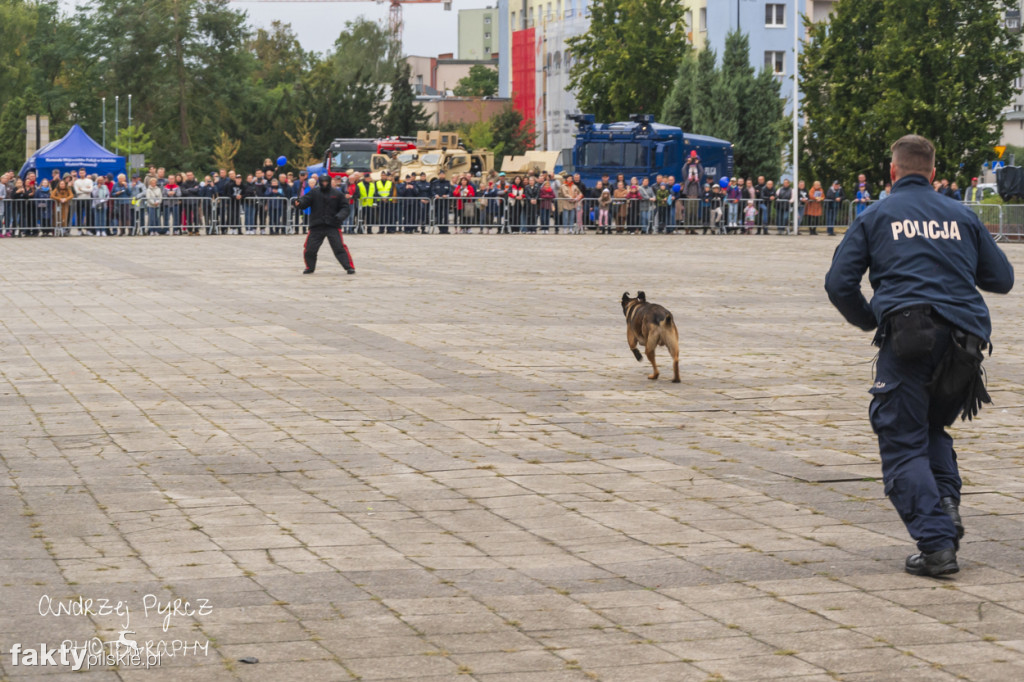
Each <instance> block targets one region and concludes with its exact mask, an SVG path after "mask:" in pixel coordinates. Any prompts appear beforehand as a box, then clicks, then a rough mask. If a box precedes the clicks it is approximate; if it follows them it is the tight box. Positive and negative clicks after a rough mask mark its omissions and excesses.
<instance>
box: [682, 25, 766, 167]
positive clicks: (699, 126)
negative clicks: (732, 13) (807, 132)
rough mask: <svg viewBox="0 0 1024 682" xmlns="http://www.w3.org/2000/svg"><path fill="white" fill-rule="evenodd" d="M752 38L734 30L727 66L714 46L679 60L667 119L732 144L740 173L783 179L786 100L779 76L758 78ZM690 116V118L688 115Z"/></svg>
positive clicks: (763, 73)
mask: <svg viewBox="0 0 1024 682" xmlns="http://www.w3.org/2000/svg"><path fill="white" fill-rule="evenodd" d="M749 53H750V46H749V41H748V39H747V37H746V36H745V35H743V34H740V33H737V32H735V31H734V32H732V33H730V34H729V35H728V36H727V37H726V40H725V54H724V55H723V57H722V66H721V68H717V67H716V65H715V62H716V55H715V52H714V51H713V50H711V49H710V48H708V49H705V50H703V51H702V52H701V53H700V54H699V55H698V56H697V59H696V60H694V59H692V58H690V57H689V56H688V55H687V56H684V57H683V60H682V61H681V62H680V65H679V71H678V73H677V75H676V81H675V85H674V86H673V89H672V94H671V95H670V97H669V99H668V100H667V101H666V104H665V108H664V109H663V110H662V121H664V122H665V123H669V124H670V125H677V126H680V127H681V128H683V130H686V131H689V132H693V133H697V134H699V135H710V136H712V137H718V138H721V139H723V140H728V141H730V142H732V143H733V156H734V161H735V165H736V173H737V175H739V176H743V177H747V176H755V177H756V176H758V175H763V176H765V177H766V178H778V177H779V176H780V175H781V174H782V148H783V145H784V142H785V137H784V134H785V131H786V121H785V119H784V118H783V117H784V115H785V101H784V100H783V99H782V98H781V97H780V96H779V90H780V84H779V81H778V79H776V77H775V76H774V75H773V74H772V73H771V72H770V71H768V70H767V69H763V70H762V71H761V73H760V74H759V75H757V76H756V77H755V76H754V69H753V68H751V66H750V54H749ZM687 117H689V118H687Z"/></svg>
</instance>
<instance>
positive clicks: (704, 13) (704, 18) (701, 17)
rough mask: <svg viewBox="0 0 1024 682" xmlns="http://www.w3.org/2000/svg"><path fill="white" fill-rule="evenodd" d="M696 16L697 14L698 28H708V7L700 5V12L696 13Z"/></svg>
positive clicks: (705, 29) (703, 29) (704, 29)
mask: <svg viewBox="0 0 1024 682" xmlns="http://www.w3.org/2000/svg"><path fill="white" fill-rule="evenodd" d="M697 16H698V20H697V21H698V22H699V23H700V25H699V26H698V30H701V31H707V30H708V8H707V7H701V8H700V12H699V13H698V15H697Z"/></svg>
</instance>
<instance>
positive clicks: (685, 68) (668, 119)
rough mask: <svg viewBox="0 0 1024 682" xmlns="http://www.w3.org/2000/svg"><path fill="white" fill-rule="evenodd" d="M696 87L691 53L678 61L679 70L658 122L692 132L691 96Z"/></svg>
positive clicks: (695, 74) (694, 60)
mask: <svg viewBox="0 0 1024 682" xmlns="http://www.w3.org/2000/svg"><path fill="white" fill-rule="evenodd" d="M696 86H697V59H696V58H695V57H694V56H693V54H692V53H691V52H687V53H686V54H684V55H683V58H682V59H681V60H679V70H678V71H677V72H676V80H675V82H674V83H673V84H672V89H671V90H670V91H669V93H668V97H667V98H666V99H665V104H664V105H663V106H662V107H661V116H660V117H659V118H658V120H659V121H660V122H662V123H664V124H666V125H671V126H679V127H680V128H682V129H683V130H687V131H689V130H693V96H694V91H695V90H696Z"/></svg>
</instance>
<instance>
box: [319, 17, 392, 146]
mask: <svg viewBox="0 0 1024 682" xmlns="http://www.w3.org/2000/svg"><path fill="white" fill-rule="evenodd" d="M400 51H401V47H400V46H399V45H398V43H397V42H396V41H395V40H394V38H393V37H392V36H391V35H390V34H389V33H388V32H387V30H386V29H384V28H382V27H381V26H379V25H378V24H377V23H376V22H373V21H368V20H366V19H359V20H357V21H349V22H346V23H345V28H344V30H343V31H342V32H341V34H340V35H339V36H338V39H337V40H335V41H334V51H333V52H332V53H329V54H327V55H325V56H324V58H323V59H322V60H321V61H320V62H318V63H317V64H315V65H314V66H313V68H311V69H310V70H309V71H308V72H307V73H306V74H305V76H304V77H303V79H302V83H301V85H300V92H299V97H300V100H301V103H302V107H303V108H302V110H303V111H307V112H309V113H311V114H313V115H315V116H316V122H317V124H318V125H319V128H320V131H321V134H322V135H323V138H324V139H327V140H330V139H334V138H336V137H376V136H377V134H378V133H379V132H380V128H381V122H382V119H383V115H384V108H383V106H382V104H381V103H382V101H383V100H384V84H385V83H391V82H393V81H394V79H395V73H396V71H397V70H398V66H399V54H400Z"/></svg>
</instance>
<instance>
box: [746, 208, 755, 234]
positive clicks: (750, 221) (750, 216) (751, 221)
mask: <svg viewBox="0 0 1024 682" xmlns="http://www.w3.org/2000/svg"><path fill="white" fill-rule="evenodd" d="M756 225H757V208H756V207H755V206H754V202H753V201H748V202H747V207H746V208H745V209H743V226H744V227H746V228H747V234H750V233H751V232H752V231H753V229H754V227H755V226H756Z"/></svg>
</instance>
